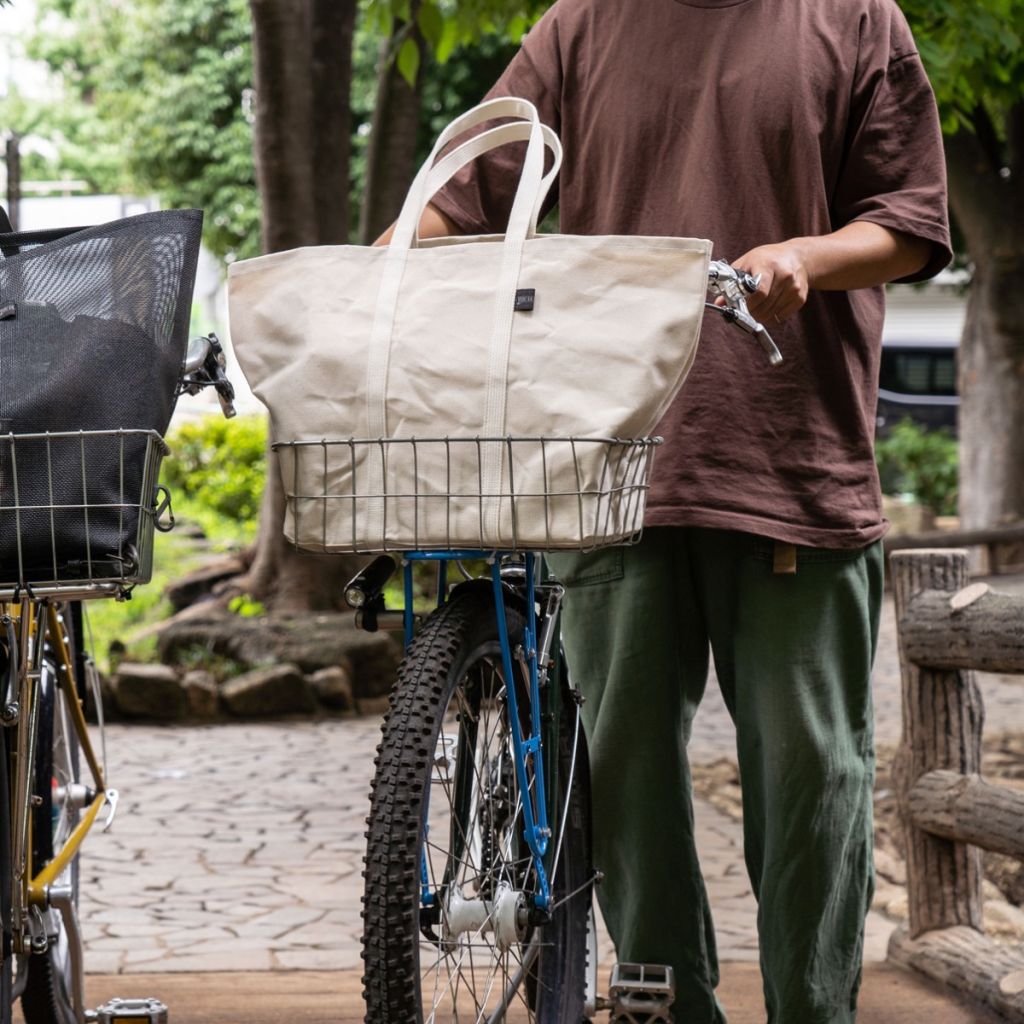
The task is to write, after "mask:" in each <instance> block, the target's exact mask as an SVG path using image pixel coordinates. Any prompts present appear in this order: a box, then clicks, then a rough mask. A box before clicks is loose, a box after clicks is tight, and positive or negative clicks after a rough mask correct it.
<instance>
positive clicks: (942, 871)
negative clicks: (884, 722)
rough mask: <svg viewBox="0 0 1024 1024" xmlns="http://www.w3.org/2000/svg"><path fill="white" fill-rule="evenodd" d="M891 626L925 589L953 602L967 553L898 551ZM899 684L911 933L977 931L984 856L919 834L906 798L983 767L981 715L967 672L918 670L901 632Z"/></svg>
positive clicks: (900, 784)
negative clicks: (942, 778)
mask: <svg viewBox="0 0 1024 1024" xmlns="http://www.w3.org/2000/svg"><path fill="white" fill-rule="evenodd" d="M890 565H891V567H892V577H893V592H894V597H895V603H896V621H897V622H903V621H905V620H906V616H907V608H908V606H909V605H910V602H911V599H912V598H913V597H914V596H915V595H916V594H919V593H920V592H921V591H923V590H941V591H945V592H947V593H948V594H949V595H950V596H952V595H953V594H955V593H956V592H957V591H959V590H962V589H963V587H964V585H965V584H966V583H967V553H966V552H965V551H896V552H894V553H893V555H892V557H891V558H890ZM899 647H900V674H901V677H902V683H903V737H902V740H901V742H900V747H899V749H898V751H897V753H896V759H895V762H894V764H893V780H894V782H895V783H896V796H897V801H898V804H899V808H900V817H901V818H902V820H903V827H904V829H905V831H906V850H907V902H908V910H909V916H910V934H911V936H912V937H914V938H916V937H917V936H919V935H920V934H921V933H922V932H925V931H928V930H929V929H933V928H946V927H949V926H951V925H968V926H970V927H971V928H977V929H980V928H981V906H982V904H981V853H980V851H979V850H978V849H977V848H976V847H972V846H964V845H962V844H959V843H953V842H950V841H949V840H948V839H939V838H937V837H936V836H932V835H930V834H929V833H927V832H925V831H923V830H922V829H920V828H918V827H917V826H916V825H915V824H914V821H913V816H912V814H911V810H910V793H911V791H912V789H913V787H914V785H915V784H916V783H917V781H918V780H919V779H920V778H921V776H922V775H924V774H925V773H926V772H930V771H935V770H937V769H947V770H950V771H954V772H958V773H959V774H961V775H972V774H977V773H978V772H979V770H980V767H981V730H982V724H983V722H984V717H985V715H984V709H983V707H982V702H981V693H980V691H979V690H978V686H977V684H976V683H975V681H974V677H973V675H972V674H971V673H970V672H943V671H936V670H933V669H926V668H921V667H920V666H918V665H915V664H914V663H913V662H912V661H911V660H910V659H909V658H908V656H907V651H906V648H905V645H904V642H903V636H902V632H900V633H899Z"/></svg>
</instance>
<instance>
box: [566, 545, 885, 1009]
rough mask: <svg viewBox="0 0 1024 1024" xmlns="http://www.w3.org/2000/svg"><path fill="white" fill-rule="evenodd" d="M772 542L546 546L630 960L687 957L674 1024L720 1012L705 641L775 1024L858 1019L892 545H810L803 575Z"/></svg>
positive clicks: (680, 965)
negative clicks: (882, 629)
mask: <svg viewBox="0 0 1024 1024" xmlns="http://www.w3.org/2000/svg"><path fill="white" fill-rule="evenodd" d="M778 554H779V552H778V551H777V550H776V545H775V544H774V543H773V542H772V541H770V540H766V539H764V538H758V537H754V536H751V535H749V534H742V533H732V532H727V531H722V530H706V529H692V528H668V527H665V528H653V529H649V530H647V531H646V533H645V534H644V536H643V539H642V540H641V542H640V544H639V545H637V546H635V547H631V548H611V549H606V550H602V551H598V552H595V553H593V554H590V555H576V554H557V555H552V556H550V557H549V562H550V564H551V568H552V570H553V571H554V572H555V573H556V575H557V576H558V577H559V578H560V579H561V580H562V581H563V582H564V583H565V584H566V586H567V588H568V593H567V595H566V600H565V614H564V636H565V645H566V650H567V654H568V657H569V665H570V671H571V673H572V677H573V680H574V681H575V683H576V684H577V685H579V686H580V688H581V689H582V691H583V693H584V695H585V697H586V703H585V704H584V706H583V715H584V721H585V725H586V731H587V736H588V740H589V744H590V760H591V773H592V781H593V794H594V863H595V866H596V867H597V868H598V869H600V870H601V871H603V872H604V874H605V881H604V882H603V883H602V884H601V886H600V887H599V889H598V895H599V898H600V902H601V908H602V910H603V912H604V916H605V920H606V922H607V924H608V928H609V930H610V932H611V935H612V938H613V940H614V941H615V944H616V948H617V950H618V955H619V958H620V960H623V961H629V962H640V963H667V964H671V965H672V966H673V968H674V969H675V975H676V992H677V994H676V1003H675V1016H676V1021H677V1024H720V1022H723V1021H725V1019H726V1018H725V1014H724V1012H723V1011H722V1008H721V1006H720V1005H719V1003H718V1001H717V999H716V997H715V987H716V985H717V984H718V961H717V956H716V952H715V937H714V931H713V927H712V920H711V911H710V908H709V906H708V899H707V893H706V891H705V888H704V882H703V880H702V878H701V873H700V866H699V864H698V861H697V852H696V849H695V848H694V838H693V807H692V803H691V782H690V770H689V766H688V763H687V755H686V746H687V742H688V740H689V737H690V731H691V726H692V723H693V717H694V714H695V712H696V710H697V705H698V704H699V702H700V699H701V696H702V695H703V692H704V687H705V683H706V679H707V671H708V655H709V648H710V651H711V653H712V654H713V656H714V659H715V669H716V672H717V675H718V679H719V682H720V685H721V688H722V694H723V696H724V698H725V703H726V705H727V707H728V709H729V713H730V714H731V715H732V718H733V721H734V723H735V725H736V748H737V754H738V758H739V766H740V776H741V780H742V788H743V827H744V856H745V859H746V865H747V871H748V873H749V876H750V881H751V885H752V887H753V891H754V894H755V896H756V897H757V900H758V921H757V923H758V932H759V937H760V950H761V969H762V973H763V976H764V992H765V1003H766V1006H767V1008H768V1020H769V1022H770V1024H826V1022H827V1024H846V1022H852V1021H853V1020H854V1019H855V1007H856V998H857V990H858V987H859V984H860V971H861V961H862V947H863V934H864V919H865V916H866V914H867V910H868V907H869V905H870V901H871V893H872V888H873V874H872V820H871V807H872V783H873V775H874V754H873V748H872V705H871V689H870V680H869V677H870V671H871V663H872V659H873V657H874V652H875V645H876V640H877V635H878V620H879V613H880V609H881V603H882V549H881V543H880V542H879V543H876V544H873V545H871V546H869V547H867V548H863V549H859V550H825V549H812V548H797V549H796V566H795V567H796V572H795V573H793V572H792V571H791V570H792V568H793V566H792V564H788V565H787V564H785V563H786V561H787V559H786V558H785V557H783V558H782V560H781V561H780V560H779V558H778ZM781 554H782V555H783V556H786V555H787V554H788V555H789V561H790V563H791V562H792V554H793V552H792V549H790V550H789V551H788V552H786V551H782V552H781ZM787 569H788V570H790V571H786V570H787ZM724 753H726V751H723V754H724Z"/></svg>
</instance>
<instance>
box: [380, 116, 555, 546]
mask: <svg viewBox="0 0 1024 1024" xmlns="http://www.w3.org/2000/svg"><path fill="white" fill-rule="evenodd" d="M503 117H518V118H520V123H517V124H510V125H502V126H500V127H498V128H493V129H491V130H490V131H487V132H484V133H482V134H481V135H479V136H477V137H475V138H473V139H471V140H469V141H468V142H466V143H463V144H462V145H461V146H459V147H458V148H457V149H456V150H454V151H453V152H452V153H450V154H448V155H447V156H446V157H445V158H444V159H443V160H441V162H440V163H439V164H438V165H437V166H436V167H435V166H434V163H435V161H436V160H437V157H438V155H439V154H440V153H441V151H442V150H443V149H444V147H445V146H446V145H447V144H448V143H449V142H450V141H451V140H452V139H454V138H456V137H457V136H458V135H460V134H462V133H463V132H465V131H467V130H469V129H470V128H473V127H475V126H476V125H478V124H481V123H483V122H485V121H489V120H492V119H494V118H503ZM523 121H525V122H526V123H522V122H523ZM523 139H526V140H527V148H526V157H525V160H524V165H523V171H522V175H521V177H520V181H519V187H518V189H517V191H516V197H515V201H514V202H513V205H512V212H511V215H510V217H509V226H508V230H507V232H506V235H505V241H504V246H503V258H502V264H501V270H500V272H499V277H498V281H497V282H496V288H495V315H494V322H493V328H492V333H491V341H490V346H489V359H488V369H487V376H486V379H485V381H484V387H485V403H484V417H483V423H482V425H481V426H482V434H483V436H485V437H497V436H501V435H502V434H503V433H504V429H505V404H506V395H507V377H508V359H509V347H510V344H511V337H512V324H513V313H514V296H515V292H516V288H517V287H518V281H519V271H520V267H521V265H522V256H523V247H524V245H525V242H526V239H527V238H528V237H530V236H532V235H533V234H534V233H535V232H536V224H537V217H538V216H539V213H540V209H541V206H542V204H543V201H544V198H545V197H546V195H547V192H548V190H549V189H550V187H551V184H552V183H553V181H554V178H555V175H556V174H557V173H558V168H559V166H560V163H561V145H560V144H559V142H558V138H557V136H556V135H555V133H554V132H552V131H551V129H549V128H548V129H546V128H545V126H543V125H541V123H540V118H539V115H538V114H537V110H536V108H535V107H534V106H533V104H532V103H529V102H528V101H526V100H520V99H513V98H503V99H498V100H491V101H489V102H487V103H483V104H481V105H480V106H479V107H476V108H474V109H473V110H471V111H469V112H468V113H467V114H464V115H463V116H462V117H460V118H457V119H456V120H455V121H453V122H452V124H451V125H449V126H448V128H447V129H446V130H445V131H444V132H443V133H442V134H441V136H440V138H439V139H438V140H437V143H436V144H435V146H434V149H433V151H432V152H431V155H430V157H429V158H428V159H427V160H426V161H425V162H424V164H423V166H422V167H421V168H420V171H419V173H418V174H417V175H416V178H415V180H414V181H413V184H412V186H411V187H410V189H409V194H408V196H407V197H406V201H405V204H404V206H403V208H402V213H401V215H400V216H399V219H398V223H397V224H396V227H395V232H394V235H393V237H392V240H391V244H390V246H389V248H388V254H387V256H386V257H385V261H386V262H385V267H384V272H383V274H382V278H381V285H380V290H379V292H378V298H377V308H376V312H375V317H374V325H373V333H372V335H371V343H370V352H369V359H368V362H367V376H366V402H367V407H366V409H367V435H366V436H367V437H370V438H377V437H386V436H387V433H388V432H387V411H386V392H387V378H388V365H389V362H390V351H391V338H392V334H393V331H394V322H395V314H396V311H397V306H398V296H399V292H400V290H401V284H402V278H403V276H404V272H405V265H406V261H407V258H408V253H409V250H410V248H411V247H412V245H413V244H414V241H415V235H416V228H417V225H418V224H419V220H420V217H421V216H422V213H423V210H424V209H425V207H426V204H427V202H428V201H429V200H430V198H431V196H432V195H433V194H434V192H436V191H437V189H439V188H441V187H442V186H443V185H444V184H445V182H447V181H448V180H449V179H450V178H451V177H452V176H453V175H454V174H456V173H457V172H458V171H459V170H460V169H461V168H462V167H463V166H465V165H466V164H467V163H468V162H469V161H471V160H474V159H476V158H477V157H479V156H482V155H483V154H484V153H487V152H489V151H490V150H492V149H495V148H497V147H498V146H502V145H505V144H506V143H509V142H514V141H522V140H523ZM545 145H547V146H549V147H550V148H551V149H552V151H553V153H554V163H553V167H552V168H551V170H549V172H548V173H547V174H546V175H545V174H544V149H545ZM501 472H502V454H501V448H500V446H498V445H489V446H487V448H486V451H485V453H484V465H483V467H482V474H483V480H482V485H483V493H484V494H497V492H498V490H499V489H500V482H501ZM375 478H376V479H375ZM367 483H368V485H369V493H370V494H379V495H380V498H379V499H374V500H373V501H371V504H370V507H369V508H368V514H369V515H370V516H373V517H374V518H375V520H377V521H380V520H382V518H383V500H384V499H383V494H384V479H383V466H380V467H377V466H374V467H372V469H371V473H370V480H368V481H367ZM493 506H494V507H493V510H489V511H488V513H487V520H488V522H489V523H491V522H493V524H494V526H495V527H496V525H497V517H498V513H499V509H498V503H497V501H495V502H494V503H493Z"/></svg>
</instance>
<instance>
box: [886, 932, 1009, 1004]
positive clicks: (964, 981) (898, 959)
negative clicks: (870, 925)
mask: <svg viewBox="0 0 1024 1024" xmlns="http://www.w3.org/2000/svg"><path fill="white" fill-rule="evenodd" d="M889 959H890V960H892V961H893V962H894V963H898V964H902V965H903V966H904V967H910V968H912V969H913V970H915V971H920V972H921V973H922V974H924V975H926V976H927V977H929V978H932V979H933V980H934V981H938V982H940V983H941V984H943V985H949V986H950V987H951V988H954V989H956V990H957V991H958V992H962V993H963V994H964V995H967V996H970V997H971V998H972V999H974V1000H975V1001H976V1002H979V1003H981V1004H982V1005H983V1006H988V1007H990V1008H991V1009H993V1010H995V1011H996V1012H997V1013H999V1014H1001V1015H1002V1017H1003V1018H1005V1019H1006V1020H1010V1021H1021V1020H1024V957H1021V955H1020V950H1019V949H1017V948H1015V947H1013V946H999V945H996V943H994V942H993V941H992V940H991V939H988V938H986V937H985V936H984V935H980V934H979V933H978V932H976V931H974V930H973V929H971V928H946V929H944V930H942V931H935V932H929V933H928V934H927V935H924V936H922V937H921V938H919V939H916V940H915V939H912V938H911V937H910V935H909V934H908V933H907V931H906V929H904V928H900V929H897V931H895V932H893V935H892V938H891V939H890V940H889Z"/></svg>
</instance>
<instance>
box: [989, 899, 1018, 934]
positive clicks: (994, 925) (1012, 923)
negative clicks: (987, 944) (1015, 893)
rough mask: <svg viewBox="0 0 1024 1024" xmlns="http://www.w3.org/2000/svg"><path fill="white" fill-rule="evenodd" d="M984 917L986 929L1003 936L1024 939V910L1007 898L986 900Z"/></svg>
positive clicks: (990, 932)
mask: <svg viewBox="0 0 1024 1024" xmlns="http://www.w3.org/2000/svg"><path fill="white" fill-rule="evenodd" d="M982 917H983V920H984V924H985V931H986V933H989V934H991V935H998V936H1000V937H1003V938H1010V939H1016V940H1018V941H1019V940H1021V939H1024V910H1021V909H1020V908H1019V907H1015V906H1014V905H1013V904H1012V903H1007V902H1006V901H1005V900H985V903H984V908H983V911H982Z"/></svg>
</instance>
